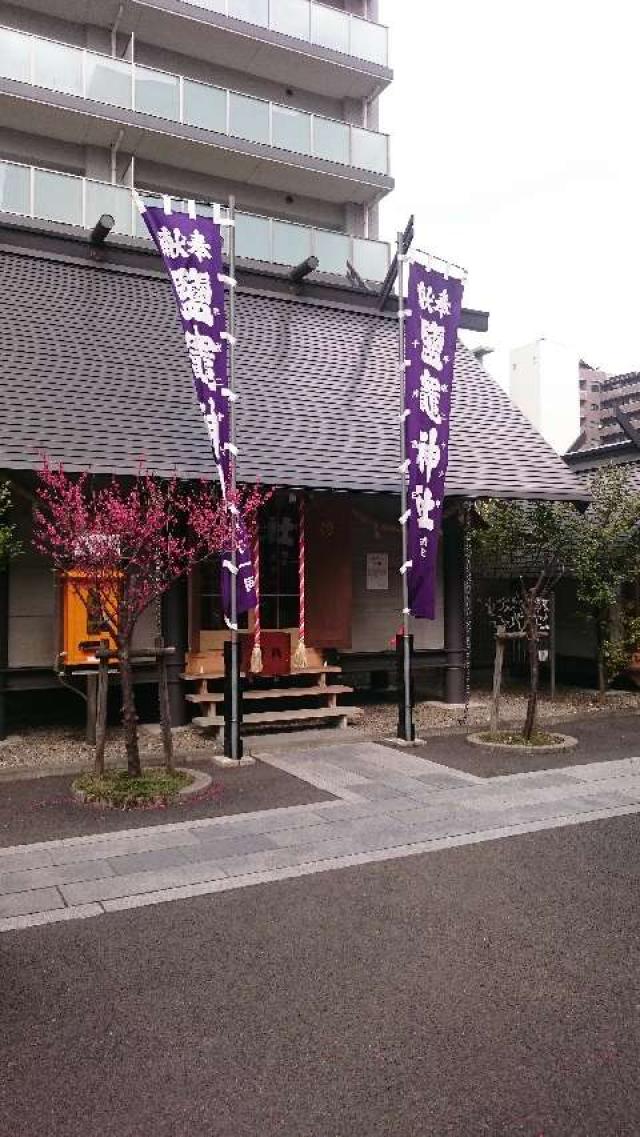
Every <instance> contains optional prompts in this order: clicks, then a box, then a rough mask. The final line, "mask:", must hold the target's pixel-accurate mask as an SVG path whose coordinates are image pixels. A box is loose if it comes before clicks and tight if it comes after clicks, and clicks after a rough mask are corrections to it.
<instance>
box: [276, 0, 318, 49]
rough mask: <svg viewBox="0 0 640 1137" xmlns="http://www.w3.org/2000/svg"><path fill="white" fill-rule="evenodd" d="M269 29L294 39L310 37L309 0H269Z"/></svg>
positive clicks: (307, 38) (308, 38)
mask: <svg viewBox="0 0 640 1137" xmlns="http://www.w3.org/2000/svg"><path fill="white" fill-rule="evenodd" d="M271 30H272V31H274V32H281V33H282V35H285V36H294V38H295V39H304V40H307V42H308V41H309V40H310V39H311V5H310V4H309V0H271Z"/></svg>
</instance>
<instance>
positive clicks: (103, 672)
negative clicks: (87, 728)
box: [87, 640, 111, 777]
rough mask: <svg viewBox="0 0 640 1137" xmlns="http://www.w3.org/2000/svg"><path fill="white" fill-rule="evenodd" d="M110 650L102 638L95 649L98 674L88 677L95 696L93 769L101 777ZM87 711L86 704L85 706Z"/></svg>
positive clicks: (105, 739) (107, 642)
mask: <svg viewBox="0 0 640 1137" xmlns="http://www.w3.org/2000/svg"><path fill="white" fill-rule="evenodd" d="M110 655H111V651H110V649H109V641H108V640H102V643H101V645H100V647H99V648H98V650H97V651H96V656H97V658H98V674H97V676H93V675H91V676H90V677H89V678H90V679H91V680H93V684H94V690H95V692H96V696H95V699H96V701H95V718H94V728H95V744H96V754H95V764H94V769H95V773H96V776H97V777H102V775H103V774H104V751H105V745H106V741H107V696H108V692H109V658H110ZM87 711H88V706H87Z"/></svg>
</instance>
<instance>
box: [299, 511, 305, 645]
mask: <svg viewBox="0 0 640 1137" xmlns="http://www.w3.org/2000/svg"><path fill="white" fill-rule="evenodd" d="M304 522H305V516H304V496H303V495H300V499H299V509H298V525H299V532H300V537H299V549H300V552H299V557H298V579H299V584H300V626H299V629H298V631H299V634H300V642H301V643H304V642H305V639H304V621H305V595H304V565H305V556H306V548H305V544H306V534H305V525H304Z"/></svg>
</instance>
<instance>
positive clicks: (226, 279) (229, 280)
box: [218, 272, 238, 336]
mask: <svg viewBox="0 0 640 1137" xmlns="http://www.w3.org/2000/svg"><path fill="white" fill-rule="evenodd" d="M218 280H219V281H220V284H226V285H227V288H235V287H236V286H237V284H238V281H237V280H236V278H235V276H227V275H226V273H224V272H219V273H218ZM228 334H229V333H228V332H227V333H225V332H222V335H223V336H224V335H227V336H228Z"/></svg>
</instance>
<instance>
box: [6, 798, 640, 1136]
mask: <svg viewBox="0 0 640 1137" xmlns="http://www.w3.org/2000/svg"><path fill="white" fill-rule="evenodd" d="M639 834H640V820H639V819H638V817H635V816H634V817H629V818H618V819H615V820H610V821H606V822H594V823H590V824H584V825H580V826H573V827H570V828H567V829H561V830H553V831H548V832H543V833H539V834H530V835H527V836H523V837H515V838H509V839H506V840H502V841H495V842H492V843H488V844H486V845H478V846H473V847H466V848H459V849H455V850H450V851H445V852H438V853H432V854H428V855H425V856H420V857H412V858H409V859H406V860H401V861H393V862H387V863H385V864H377V865H369V866H366V867H361V868H354V869H348V870H344V871H340V872H333V873H325V874H321V875H318V876H315V877H307V878H304V879H300V880H291V881H286V882H282V883H278V884H270V885H262V886H257V887H256V888H249V889H244V890H242V891H240V892H237V893H227V894H223V895H219V896H212V897H203V898H199V899H198V900H194V901H186V902H176V903H173V904H170V905H166V906H160V907H158V908H149V909H142V910H139V911H137V912H129V913H119V914H117V915H112V916H106V917H103V918H101V919H99V920H88V921H86V922H73V923H71V924H68V925H64V924H59V925H54V926H51V927H48V928H36V929H30V930H28V931H23V932H16V933H10V934H7V935H5V936H3V937H2V938H0V967H1V969H2V972H1V974H2V982H1V984H0V1016H1V1017H0V1021H1V1023H2V1030H1V1031H0V1038H1V1043H0V1050H1V1053H0V1135H1V1137H35V1135H36V1134H46V1135H47V1137H80V1135H82V1137H116V1135H117V1137H271V1135H286V1137H382V1135H383V1134H384V1135H385V1137H386V1135H389V1134H393V1135H401V1137H447V1135H452V1137H453V1135H455V1137H467V1135H469V1137H476V1135H491V1137H503V1135H504V1137H507V1135H508V1137H519V1135H526V1137H632V1135H633V1137H635V1135H636V1134H637V1133H638V1132H639V1131H640V1064H639V1062H638V1052H639V1043H640V1038H639V1033H640V1032H639V1025H640V978H639V963H640V958H639V956H640V944H639V938H638V933H639V931H640V928H639V912H638V887H637V886H638V874H639V871H640V842H639Z"/></svg>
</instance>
